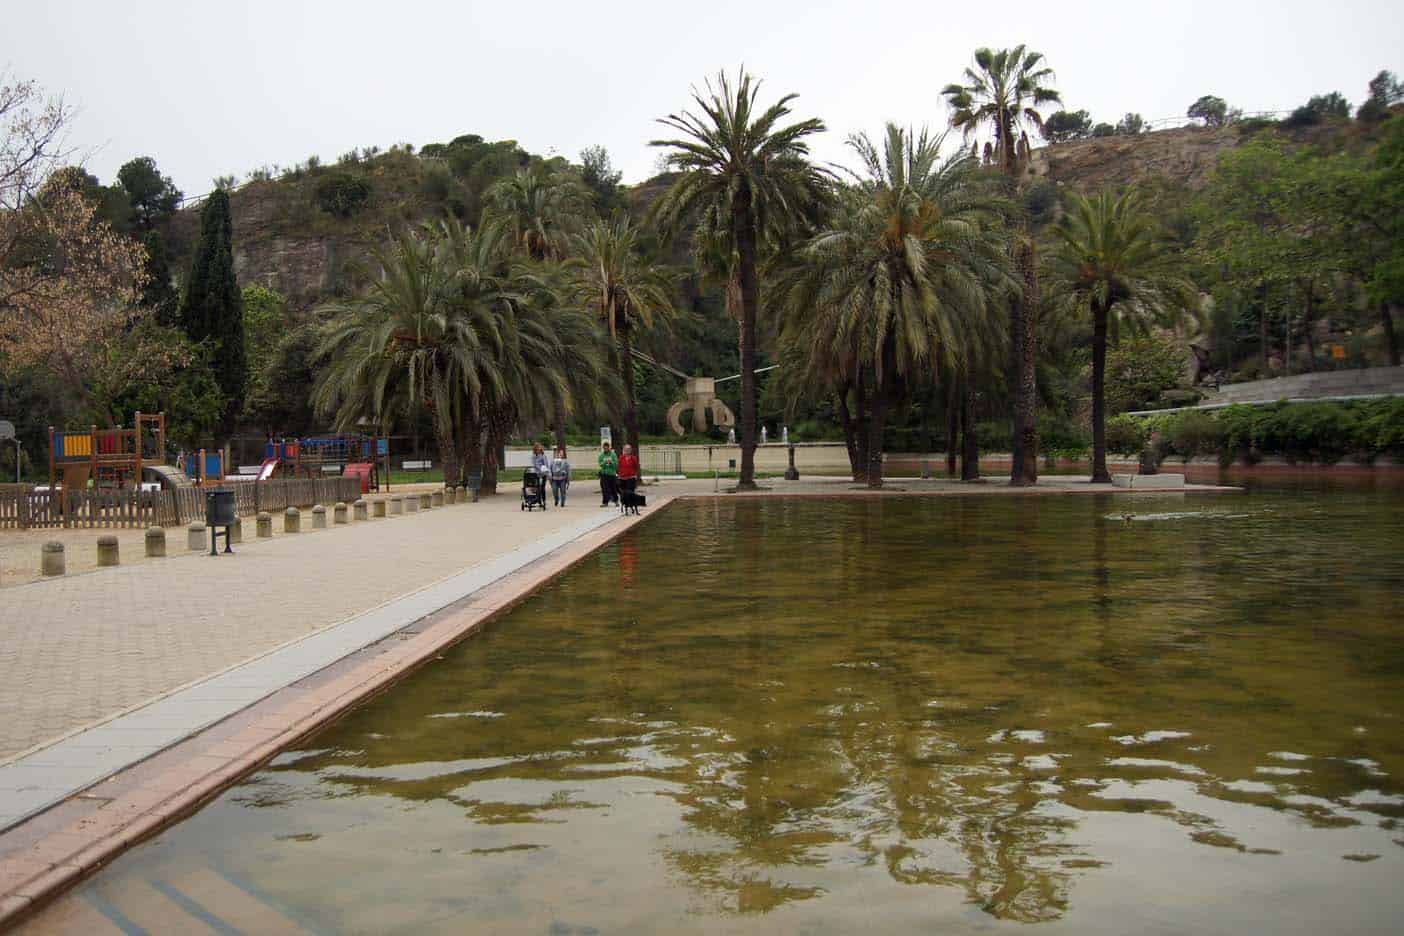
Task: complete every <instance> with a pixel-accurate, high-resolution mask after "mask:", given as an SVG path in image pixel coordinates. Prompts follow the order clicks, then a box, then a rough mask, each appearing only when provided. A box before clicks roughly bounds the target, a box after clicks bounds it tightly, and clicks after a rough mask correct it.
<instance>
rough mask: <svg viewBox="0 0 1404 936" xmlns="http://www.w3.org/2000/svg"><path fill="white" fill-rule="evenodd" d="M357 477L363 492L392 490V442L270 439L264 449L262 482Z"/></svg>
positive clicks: (351, 438)
mask: <svg viewBox="0 0 1404 936" xmlns="http://www.w3.org/2000/svg"><path fill="white" fill-rule="evenodd" d="M332 474H334V475H341V476H342V477H356V478H359V479H360V481H361V492H362V493H363V494H364V493H369V492H370V491H378V490H380V486H381V484H382V483H383V484H384V485H385V486H386V488H387V489H388V488H389V486H390V440H389V439H377V438H373V437H371V436H359V435H329V436H311V437H308V438H302V439H269V440H268V441H267V442H266V443H264V446H263V464H261V465H259V468H258V480H260V481H267V480H269V479H271V478H274V477H284V478H321V477H325V476H326V475H332Z"/></svg>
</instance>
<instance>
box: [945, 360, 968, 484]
mask: <svg viewBox="0 0 1404 936" xmlns="http://www.w3.org/2000/svg"><path fill="white" fill-rule="evenodd" d="M963 382H964V379H963V378H960V377H954V376H952V377H951V378H949V379H948V380H947V382H946V477H948V478H954V477H955V476H956V448H957V447H958V446H959V444H960V443H959V439H960V398H961V390H960V388H961V385H962V384H963Z"/></svg>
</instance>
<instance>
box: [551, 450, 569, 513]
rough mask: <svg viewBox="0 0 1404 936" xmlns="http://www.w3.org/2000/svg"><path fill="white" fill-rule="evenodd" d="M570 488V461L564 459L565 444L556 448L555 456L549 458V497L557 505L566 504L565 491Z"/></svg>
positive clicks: (562, 505)
mask: <svg viewBox="0 0 1404 936" xmlns="http://www.w3.org/2000/svg"><path fill="white" fill-rule="evenodd" d="M569 489H570V462H569V461H567V460H566V450H565V446H561V447H560V448H558V449H556V457H555V458H553V459H551V497H552V498H553V499H554V500H555V502H556V506H557V507H564V506H565V504H566V492H567V491H568V490H569Z"/></svg>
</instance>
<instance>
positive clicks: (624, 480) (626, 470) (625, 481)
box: [619, 444, 639, 494]
mask: <svg viewBox="0 0 1404 936" xmlns="http://www.w3.org/2000/svg"><path fill="white" fill-rule="evenodd" d="M638 486H639V456H637V455H635V454H634V447H633V446H632V445H627V444H626V445H625V446H624V453H623V454H622V455H620V456H619V490H621V491H628V492H629V493H630V494H632V493H634V491H635V489H637V488H638Z"/></svg>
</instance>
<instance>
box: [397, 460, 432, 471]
mask: <svg viewBox="0 0 1404 936" xmlns="http://www.w3.org/2000/svg"><path fill="white" fill-rule="evenodd" d="M400 467H401V468H403V469H404V470H405V471H428V470H429V469H430V468H433V467H434V463H433V462H431V461H405V462H401V463H400Z"/></svg>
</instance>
